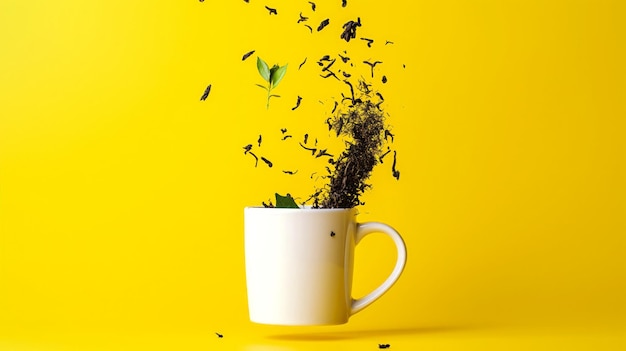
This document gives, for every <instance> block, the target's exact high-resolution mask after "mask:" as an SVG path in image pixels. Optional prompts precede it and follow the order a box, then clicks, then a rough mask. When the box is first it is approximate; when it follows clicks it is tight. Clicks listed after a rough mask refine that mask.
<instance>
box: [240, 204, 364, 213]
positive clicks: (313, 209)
mask: <svg viewBox="0 0 626 351" xmlns="http://www.w3.org/2000/svg"><path fill="white" fill-rule="evenodd" d="M244 209H245V210H246V211H247V210H261V211H277V210H279V211H286V212H296V211H302V212H345V211H352V210H356V208H355V207H350V208H312V207H311V206H310V205H307V206H305V207H298V208H287V207H264V206H246V207H244Z"/></svg>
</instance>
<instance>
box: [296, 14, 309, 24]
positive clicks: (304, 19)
mask: <svg viewBox="0 0 626 351" xmlns="http://www.w3.org/2000/svg"><path fill="white" fill-rule="evenodd" d="M308 20H309V18H308V17H305V16H302V12H300V18H299V19H298V23H300V22H305V21H308Z"/></svg>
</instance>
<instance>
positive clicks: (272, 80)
mask: <svg viewBox="0 0 626 351" xmlns="http://www.w3.org/2000/svg"><path fill="white" fill-rule="evenodd" d="M256 68H257V70H258V71H259V74H260V75H261V77H263V79H264V80H265V81H266V82H267V86H263V85H261V84H257V86H259V87H261V88H263V89H265V90H266V91H267V108H268V109H269V108H270V98H272V97H280V96H279V95H275V94H271V92H272V90H274V88H276V87H277V86H278V83H280V81H281V80H282V79H283V77H284V76H285V73H287V64H285V65H284V66H279V65H274V66H272V68H271V69H270V68H269V66H268V64H267V63H266V62H265V61H263V60H262V59H261V58H260V57H258V56H257V58H256Z"/></svg>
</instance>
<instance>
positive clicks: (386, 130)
mask: <svg viewBox="0 0 626 351" xmlns="http://www.w3.org/2000/svg"><path fill="white" fill-rule="evenodd" d="M387 137H390V138H391V142H392V143H393V137H394V135H393V134H391V132H390V131H389V129H385V141H387Z"/></svg>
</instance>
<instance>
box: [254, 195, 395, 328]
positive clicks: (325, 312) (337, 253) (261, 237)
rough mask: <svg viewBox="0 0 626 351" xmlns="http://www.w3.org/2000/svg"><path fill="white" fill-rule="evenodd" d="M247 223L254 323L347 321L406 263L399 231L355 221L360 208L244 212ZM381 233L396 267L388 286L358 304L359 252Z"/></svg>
mask: <svg viewBox="0 0 626 351" xmlns="http://www.w3.org/2000/svg"><path fill="white" fill-rule="evenodd" d="M244 222H245V223H244V235H245V238H244V239H245V240H244V241H245V261H246V262H245V263H246V284H247V291H248V309H249V313H250V320H251V321H252V322H255V323H260V324H274V325H330V324H343V323H346V322H347V321H348V318H349V317H350V316H352V315H353V314H355V313H357V312H359V311H361V310H362V309H364V308H365V307H367V306H368V305H370V304H371V303H372V302H374V301H375V300H376V299H378V298H379V297H381V296H382V295H383V294H384V293H385V292H386V291H387V290H389V288H390V287H391V286H392V285H393V284H394V283H395V282H396V280H398V278H399V277H400V274H401V273H402V270H403V269H404V265H405V263H406V246H405V245H404V241H403V240H402V237H401V236H400V234H398V232H396V231H395V230H394V229H393V228H391V227H390V226H388V225H386V224H383V223H378V222H367V223H357V222H356V210H355V209H311V208H305V209H294V208H263V207H246V208H245V210H244ZM375 232H380V233H384V234H387V235H388V236H389V237H391V239H392V240H393V241H394V243H395V244H396V248H397V251H398V256H397V262H396V265H395V267H394V269H393V271H392V272H391V274H390V275H389V277H388V278H387V279H386V280H385V281H384V282H383V283H382V285H380V286H379V287H378V288H376V289H375V290H374V291H372V292H371V293H369V294H367V295H365V296H364V297H363V298H360V299H353V298H352V272H353V266H354V248H355V246H356V245H357V244H358V243H359V241H360V240H361V239H363V237H365V236H366V235H367V234H370V233H375Z"/></svg>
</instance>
